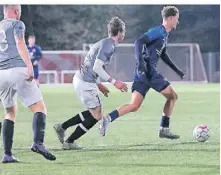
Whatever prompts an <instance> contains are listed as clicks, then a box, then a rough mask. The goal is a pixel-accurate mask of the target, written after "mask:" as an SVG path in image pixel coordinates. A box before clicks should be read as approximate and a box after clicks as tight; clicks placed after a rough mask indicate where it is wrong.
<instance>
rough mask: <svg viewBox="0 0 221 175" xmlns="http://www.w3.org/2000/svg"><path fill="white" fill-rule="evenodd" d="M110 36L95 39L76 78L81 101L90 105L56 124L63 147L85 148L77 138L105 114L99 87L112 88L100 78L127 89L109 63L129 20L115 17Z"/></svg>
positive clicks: (104, 91)
mask: <svg viewBox="0 0 221 175" xmlns="http://www.w3.org/2000/svg"><path fill="white" fill-rule="evenodd" d="M107 28H108V35H109V36H108V37H107V38H103V39H101V40H100V41H98V42H97V43H95V44H94V45H93V46H92V47H91V48H90V50H89V52H88V53H87V55H86V57H85V60H84V62H83V64H82V65H81V67H80V69H79V70H78V71H77V73H76V74H75V76H74V78H73V85H74V88H75V91H76V93H77V96H78V98H79V99H80V100H81V103H82V104H83V105H84V106H85V108H86V109H87V110H86V111H82V112H80V113H79V114H77V115H76V116H74V117H73V118H71V119H69V120H67V121H65V122H64V123H62V124H56V125H55V126H54V129H55V131H56V133H57V135H58V138H59V140H60V142H61V143H62V144H63V149H67V150H69V149H81V147H79V146H78V145H76V143H75V141H76V140H77V139H79V138H80V137H81V136H83V135H84V134H85V133H86V132H87V131H88V130H89V129H90V128H92V127H93V126H94V125H95V124H96V123H97V122H98V121H99V120H100V119H101V118H102V117H103V112H102V103H101V100H100V97H99V95H98V89H99V90H100V91H101V92H102V93H103V94H104V95H105V96H107V95H108V93H109V90H108V89H107V88H106V87H105V86H104V85H103V84H102V83H101V82H100V78H101V79H103V80H105V81H108V82H110V83H112V84H113V85H114V86H115V87H116V88H117V89H119V90H121V91H122V92H124V91H127V85H126V84H125V83H124V82H121V81H117V80H115V79H114V78H113V77H111V76H110V75H109V74H108V73H107V72H106V71H105V67H106V66H107V65H108V64H109V63H110V62H111V59H112V58H113V54H114V51H115V46H116V44H117V43H119V42H122V41H123V39H124V36H125V23H124V22H123V21H122V20H121V19H119V18H118V17H113V18H112V19H111V20H110V22H109V24H108V26H107ZM76 124H79V125H78V127H77V128H76V130H75V131H74V132H73V133H72V134H71V136H70V137H69V138H67V140H66V141H64V137H65V130H66V129H67V128H69V127H70V126H73V125H76Z"/></svg>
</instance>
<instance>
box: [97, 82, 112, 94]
mask: <svg viewBox="0 0 221 175" xmlns="http://www.w3.org/2000/svg"><path fill="white" fill-rule="evenodd" d="M97 86H98V89H99V90H100V91H101V92H102V93H103V94H104V96H105V97H108V93H110V91H109V89H108V88H107V87H106V86H104V85H103V84H102V83H99V84H97Z"/></svg>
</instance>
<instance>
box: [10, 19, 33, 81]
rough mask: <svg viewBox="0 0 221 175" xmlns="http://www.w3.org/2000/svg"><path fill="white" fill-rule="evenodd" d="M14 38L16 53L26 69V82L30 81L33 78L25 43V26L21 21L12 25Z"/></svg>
mask: <svg viewBox="0 0 221 175" xmlns="http://www.w3.org/2000/svg"><path fill="white" fill-rule="evenodd" d="M14 38H15V42H16V47H17V49H18V53H19V55H20V56H21V58H22V60H23V61H24V63H25V65H26V66H27V68H28V80H32V79H33V77H34V76H33V75H34V73H33V67H32V63H31V59H30V57H29V53H28V49H27V46H26V43H25V25H24V23H23V22H22V21H17V22H16V23H15V25H14Z"/></svg>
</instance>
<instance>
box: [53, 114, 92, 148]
mask: <svg viewBox="0 0 221 175" xmlns="http://www.w3.org/2000/svg"><path fill="white" fill-rule="evenodd" d="M88 115H91V114H90V112H89V110H87V111H83V112H80V113H79V114H77V115H75V116H74V117H72V118H70V119H69V120H67V121H65V122H63V123H61V124H60V123H59V124H55V125H54V130H55V132H56V134H57V136H58V139H59V141H60V142H61V143H62V144H63V143H64V138H65V131H66V130H67V129H68V128H69V127H71V126H74V125H77V124H79V123H82V122H83V121H85V119H86V118H87V116H88Z"/></svg>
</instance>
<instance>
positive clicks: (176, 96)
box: [174, 92, 178, 100]
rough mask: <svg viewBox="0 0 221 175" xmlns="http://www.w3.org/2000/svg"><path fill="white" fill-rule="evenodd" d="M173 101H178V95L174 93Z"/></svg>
mask: <svg viewBox="0 0 221 175" xmlns="http://www.w3.org/2000/svg"><path fill="white" fill-rule="evenodd" d="M174 96H175V100H178V95H177V93H176V92H174Z"/></svg>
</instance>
